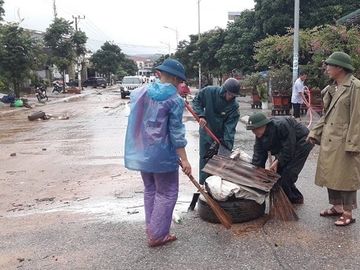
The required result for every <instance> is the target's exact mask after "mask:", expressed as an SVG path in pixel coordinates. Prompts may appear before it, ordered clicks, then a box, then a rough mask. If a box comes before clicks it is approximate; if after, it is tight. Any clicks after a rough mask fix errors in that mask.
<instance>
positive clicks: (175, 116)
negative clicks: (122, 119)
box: [125, 59, 191, 247]
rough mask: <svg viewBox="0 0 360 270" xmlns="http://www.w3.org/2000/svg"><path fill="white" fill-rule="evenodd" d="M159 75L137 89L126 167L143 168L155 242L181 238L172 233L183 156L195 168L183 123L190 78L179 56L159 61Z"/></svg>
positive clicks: (185, 166)
mask: <svg viewBox="0 0 360 270" xmlns="http://www.w3.org/2000/svg"><path fill="white" fill-rule="evenodd" d="M156 70H158V71H159V72H160V81H156V82H154V83H152V84H148V85H146V86H143V87H141V88H138V89H136V90H134V91H133V92H132V93H131V95H130V100H131V102H130V103H131V105H130V106H131V108H130V115H129V119H128V127H127V131H126V139H125V167H126V168H128V169H130V170H136V171H140V172H141V177H142V180H143V182H144V187H145V190H144V206H145V221H146V232H147V236H148V244H149V246H150V247H154V246H159V245H163V244H166V243H167V242H171V241H174V240H176V237H175V236H174V235H171V234H169V231H170V224H171V220H172V214H173V210H174V207H175V204H176V200H177V197H178V190H179V172H178V169H179V159H180V160H181V163H182V166H183V171H184V172H185V173H186V174H188V175H189V174H190V173H191V166H190V164H189V162H188V159H187V155H186V151H185V146H186V143H187V141H186V139H185V127H184V124H183V123H182V116H183V112H184V107H185V103H184V100H183V99H182V98H181V97H180V96H179V95H178V93H177V86H178V85H179V84H180V83H182V82H183V81H185V80H186V78H185V70H184V67H183V65H182V64H181V63H180V62H178V61H177V60H174V59H167V60H165V61H164V62H163V63H162V64H161V65H160V66H158V67H156Z"/></svg>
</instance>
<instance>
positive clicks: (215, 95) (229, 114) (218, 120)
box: [192, 78, 240, 184]
mask: <svg viewBox="0 0 360 270" xmlns="http://www.w3.org/2000/svg"><path fill="white" fill-rule="evenodd" d="M239 95H240V83H239V82H238V80H236V79H234V78H229V79H227V80H226V81H225V82H224V84H223V85H222V86H221V87H218V86H207V87H205V88H203V89H201V90H200V91H199V92H198V94H197V95H196V96H195V98H194V100H193V102H192V107H193V109H194V111H195V112H196V114H197V115H198V116H199V117H200V122H199V125H200V129H199V133H200V164H199V172H200V175H199V182H200V184H204V182H205V180H206V178H207V177H208V176H209V175H208V174H207V173H204V172H202V171H201V170H202V169H203V168H204V167H205V165H206V162H207V159H206V157H205V155H206V153H207V152H208V151H209V148H210V146H211V145H212V143H213V140H212V139H211V138H210V137H209V135H208V134H207V133H206V132H205V130H204V129H203V127H204V126H208V127H209V128H210V130H211V131H212V132H213V133H214V134H215V136H216V137H217V138H218V139H219V140H220V141H221V143H222V145H223V146H225V147H226V148H228V150H232V148H233V145H234V137H235V130H236V125H237V123H238V121H239V117H240V114H239V105H238V103H237V101H236V100H235V98H236V97H237V96H239Z"/></svg>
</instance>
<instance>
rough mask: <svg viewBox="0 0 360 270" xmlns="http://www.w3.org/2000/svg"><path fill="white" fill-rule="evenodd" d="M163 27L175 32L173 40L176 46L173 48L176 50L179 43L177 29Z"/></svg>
mask: <svg viewBox="0 0 360 270" xmlns="http://www.w3.org/2000/svg"><path fill="white" fill-rule="evenodd" d="M163 27H164V28H166V29H169V30H171V31H174V32H175V38H176V46H175V47H176V48H177V45H178V43H179V32H178V30H177V28H172V27H169V26H166V25H164V26H163Z"/></svg>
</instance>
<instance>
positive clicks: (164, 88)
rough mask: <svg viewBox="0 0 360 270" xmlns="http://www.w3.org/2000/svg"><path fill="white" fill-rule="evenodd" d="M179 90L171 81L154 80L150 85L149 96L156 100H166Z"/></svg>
mask: <svg viewBox="0 0 360 270" xmlns="http://www.w3.org/2000/svg"><path fill="white" fill-rule="evenodd" d="M176 92H177V90H176V87H175V86H174V85H172V84H170V83H161V82H154V83H152V84H150V85H149V86H148V90H147V93H148V95H149V97H150V98H151V99H153V100H156V101H164V100H167V99H168V98H169V97H171V96H172V95H174V94H175V93H176Z"/></svg>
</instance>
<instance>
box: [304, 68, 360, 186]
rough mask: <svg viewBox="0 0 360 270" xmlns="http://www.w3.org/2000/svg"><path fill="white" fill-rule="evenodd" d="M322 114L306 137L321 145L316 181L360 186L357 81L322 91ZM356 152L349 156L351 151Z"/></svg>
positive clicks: (359, 95)
mask: <svg viewBox="0 0 360 270" xmlns="http://www.w3.org/2000/svg"><path fill="white" fill-rule="evenodd" d="M321 93H322V96H323V102H324V115H323V116H322V117H321V119H320V121H319V122H318V123H317V124H316V125H315V126H314V128H313V129H312V130H311V131H310V133H309V137H312V138H314V139H316V140H317V142H318V143H319V144H320V153H319V158H318V163H317V169H316V176H315V184H316V185H318V186H325V187H327V188H330V189H334V190H342V191H354V190H358V189H360V80H358V79H356V78H355V77H354V76H352V75H349V76H348V77H347V79H346V81H345V82H344V83H343V85H339V87H338V88H336V86H335V85H330V86H327V87H326V88H325V89H324V90H322V92H321ZM354 152H355V153H358V154H357V155H352V154H353V153H354Z"/></svg>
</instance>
